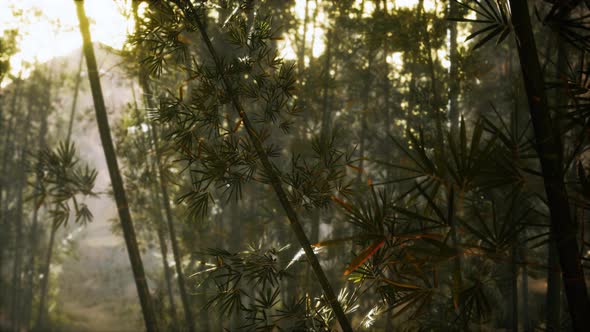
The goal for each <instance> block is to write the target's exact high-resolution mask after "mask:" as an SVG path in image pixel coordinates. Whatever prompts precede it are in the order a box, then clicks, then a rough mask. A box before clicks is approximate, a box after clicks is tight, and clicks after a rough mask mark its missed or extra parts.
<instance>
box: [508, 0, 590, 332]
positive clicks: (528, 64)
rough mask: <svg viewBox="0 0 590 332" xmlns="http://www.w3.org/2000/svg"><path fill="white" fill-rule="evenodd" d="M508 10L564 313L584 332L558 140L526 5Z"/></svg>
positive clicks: (586, 317) (515, 2) (589, 310)
mask: <svg viewBox="0 0 590 332" xmlns="http://www.w3.org/2000/svg"><path fill="white" fill-rule="evenodd" d="M510 9H511V13H512V16H511V19H512V26H513V27H514V33H515V37H516V40H517V49H518V55H519V59H520V67H521V71H522V76H523V81H524V86H525V90H526V94H527V101H528V105H529V112H530V116H531V120H532V125H533V130H534V134H535V141H536V144H537V151H538V154H539V160H540V162H541V170H542V175H543V182H544V185H545V193H546V195H547V201H548V206H549V212H550V220H551V235H552V238H553V239H554V241H555V244H556V247H557V252H558V257H559V264H560V266H561V271H562V280H563V286H564V289H565V294H566V297H567V301H568V307H569V308H568V309H569V312H570V315H571V318H572V322H573V327H574V329H575V330H576V331H584V330H585V329H587V327H588V326H590V301H589V299H588V293H587V288H586V280H585V278H584V272H583V270H582V265H581V263H580V258H579V257H580V250H579V247H578V242H577V240H576V235H575V234H576V231H575V229H576V224H575V220H573V219H572V216H571V213H570V206H569V202H568V195H567V190H566V188H565V184H564V182H563V177H564V171H563V166H562V158H561V156H562V155H563V154H562V149H563V148H562V142H561V138H560V136H559V135H558V134H557V133H556V132H555V131H554V128H553V125H552V119H551V115H550V113H549V106H548V99H547V94H546V91H545V86H544V79H543V74H542V71H541V66H540V64H539V59H538V56H537V54H538V53H537V46H536V43H535V39H534V37H533V31H532V27H531V21H530V16H529V7H528V1H524V0H510Z"/></svg>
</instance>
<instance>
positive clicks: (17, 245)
mask: <svg viewBox="0 0 590 332" xmlns="http://www.w3.org/2000/svg"><path fill="white" fill-rule="evenodd" d="M32 113H33V106H32V105H31V104H30V99H29V105H28V107H27V115H26V118H25V119H24V124H25V128H26V129H25V130H24V133H23V134H24V136H23V137H24V142H23V145H22V147H21V149H20V155H19V160H18V165H19V167H20V170H19V172H18V174H19V177H18V179H17V182H16V186H17V193H16V208H15V210H16V215H15V216H14V232H15V234H14V235H15V240H14V261H13V265H12V305H11V318H12V324H13V325H12V327H13V329H14V331H15V332H18V331H20V324H21V321H20V318H21V313H20V308H21V300H22V280H21V271H22V261H23V250H22V249H23V248H22V247H23V209H24V207H23V206H24V200H25V197H24V189H25V186H26V184H27V170H26V155H27V154H28V149H29V146H28V145H29V132H30V129H31V126H30V125H29V124H30V122H31V116H32Z"/></svg>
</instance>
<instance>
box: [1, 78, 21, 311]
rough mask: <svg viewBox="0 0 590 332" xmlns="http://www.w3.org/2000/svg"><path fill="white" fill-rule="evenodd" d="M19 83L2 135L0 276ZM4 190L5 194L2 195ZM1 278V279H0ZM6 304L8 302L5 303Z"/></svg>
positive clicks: (6, 236)
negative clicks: (8, 175)
mask: <svg viewBox="0 0 590 332" xmlns="http://www.w3.org/2000/svg"><path fill="white" fill-rule="evenodd" d="M21 84H22V81H21V79H20V75H19V78H18V79H17V81H16V83H15V87H14V91H13V95H12V99H11V105H10V118H9V119H8V125H7V128H6V135H5V136H4V142H3V147H4V149H3V150H4V151H3V152H2V165H1V166H2V168H0V171H1V172H0V180H1V181H0V218H1V219H0V226H1V227H2V229H3V230H6V231H5V232H3V234H2V235H3V238H2V239H0V263H2V264H0V276H2V275H3V273H2V270H3V268H4V266H5V265H8V264H4V263H3V262H4V250H5V248H6V245H7V244H8V243H9V242H10V234H9V233H10V227H9V224H8V199H9V192H8V190H9V188H8V187H9V186H8V177H7V176H6V174H7V173H8V171H9V169H8V166H9V163H8V160H9V158H12V154H11V153H14V141H13V140H12V133H13V131H14V126H15V125H16V124H15V123H16V117H17V108H18V105H19V102H20V99H21ZM0 134H1V133H0ZM4 192H6V194H5V195H4ZM0 280H1V279H0ZM8 298H10V297H9V296H8V294H7V288H4V287H3V288H2V289H1V290H0V301H7V299H8ZM6 304H7V305H8V303H6Z"/></svg>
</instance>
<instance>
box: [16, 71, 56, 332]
mask: <svg viewBox="0 0 590 332" xmlns="http://www.w3.org/2000/svg"><path fill="white" fill-rule="evenodd" d="M52 83H53V82H52V78H51V77H50V78H49V82H47V86H49V88H50V89H51V85H52ZM49 91H51V90H49ZM50 105H51V92H49V93H48V94H47V98H46V99H45V105H44V106H42V109H43V111H42V112H43V114H42V115H41V126H40V128H39V140H38V143H37V144H38V152H37V155H38V160H40V159H41V154H42V153H43V150H44V149H45V147H46V144H45V142H46V136H47V118H48V116H49V112H50V111H51V107H50ZM40 185H41V176H40V174H37V176H36V179H35V187H34V188H33V190H34V191H35V194H38V193H37V190H38V188H39V187H40ZM34 197H35V200H34V202H33V204H34V206H33V218H32V221H31V233H30V236H29V242H30V249H31V251H30V253H29V262H28V268H27V288H26V294H25V296H24V302H23V320H22V321H23V322H24V323H25V324H27V326H28V325H30V321H31V311H32V306H33V286H34V279H35V274H36V267H35V258H36V255H37V249H38V248H37V243H38V234H37V233H38V232H39V229H38V228H39V227H38V226H39V225H38V224H39V207H40V203H41V202H37V200H36V197H37V195H35V196H34Z"/></svg>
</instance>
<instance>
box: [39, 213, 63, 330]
mask: <svg viewBox="0 0 590 332" xmlns="http://www.w3.org/2000/svg"><path fill="white" fill-rule="evenodd" d="M57 229H58V228H57V223H55V222H52V223H51V235H50V236H49V245H48V246H47V255H46V256H45V262H44V264H43V270H42V271H43V272H42V274H43V278H42V279H41V285H40V290H41V295H40V298H39V309H38V311H37V324H36V328H35V330H36V331H45V330H46V329H47V322H46V321H45V320H46V319H47V293H48V292H49V273H51V257H52V256H53V245H54V243H55V234H56V233H57Z"/></svg>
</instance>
